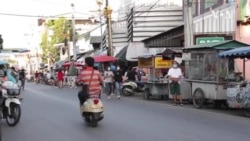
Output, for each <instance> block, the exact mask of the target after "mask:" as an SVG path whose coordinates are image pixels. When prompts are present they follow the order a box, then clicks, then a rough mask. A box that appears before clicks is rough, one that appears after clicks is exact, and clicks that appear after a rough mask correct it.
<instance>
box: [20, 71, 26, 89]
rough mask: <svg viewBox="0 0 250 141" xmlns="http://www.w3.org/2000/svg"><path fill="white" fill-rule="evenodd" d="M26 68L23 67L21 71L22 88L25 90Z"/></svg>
mask: <svg viewBox="0 0 250 141" xmlns="http://www.w3.org/2000/svg"><path fill="white" fill-rule="evenodd" d="M25 76H26V74H25V70H24V69H22V70H21V71H20V72H19V80H20V81H21V89H23V90H24V85H25Z"/></svg>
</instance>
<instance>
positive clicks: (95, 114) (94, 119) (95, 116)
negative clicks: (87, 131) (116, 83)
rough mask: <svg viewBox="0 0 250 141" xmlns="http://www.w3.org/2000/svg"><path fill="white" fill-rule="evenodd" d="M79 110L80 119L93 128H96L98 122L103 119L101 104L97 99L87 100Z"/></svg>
mask: <svg viewBox="0 0 250 141" xmlns="http://www.w3.org/2000/svg"><path fill="white" fill-rule="evenodd" d="M80 109H81V115H82V117H83V118H84V119H85V121H86V122H87V123H89V124H90V125H91V126H93V127H96V126H97V124H98V122H99V121H101V120H102V119H103V118H104V115H103V104H102V102H101V100H100V99H99V98H98V97H93V98H88V99H87V100H86V101H85V102H84V103H83V105H81V106H80Z"/></svg>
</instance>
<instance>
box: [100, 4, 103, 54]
mask: <svg viewBox="0 0 250 141" xmlns="http://www.w3.org/2000/svg"><path fill="white" fill-rule="evenodd" d="M100 30H101V44H100V48H101V51H102V52H103V46H102V11H101V6H100Z"/></svg>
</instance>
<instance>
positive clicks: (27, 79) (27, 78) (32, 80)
mask: <svg viewBox="0 0 250 141" xmlns="http://www.w3.org/2000/svg"><path fill="white" fill-rule="evenodd" d="M26 81H27V82H34V81H35V79H34V76H31V77H26Z"/></svg>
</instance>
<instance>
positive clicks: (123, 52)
mask: <svg viewBox="0 0 250 141" xmlns="http://www.w3.org/2000/svg"><path fill="white" fill-rule="evenodd" d="M127 49H128V45H126V46H125V47H123V48H122V49H121V50H120V51H119V52H118V53H117V54H116V55H115V57H116V58H119V59H121V58H124V59H125V58H126V53H127Z"/></svg>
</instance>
